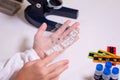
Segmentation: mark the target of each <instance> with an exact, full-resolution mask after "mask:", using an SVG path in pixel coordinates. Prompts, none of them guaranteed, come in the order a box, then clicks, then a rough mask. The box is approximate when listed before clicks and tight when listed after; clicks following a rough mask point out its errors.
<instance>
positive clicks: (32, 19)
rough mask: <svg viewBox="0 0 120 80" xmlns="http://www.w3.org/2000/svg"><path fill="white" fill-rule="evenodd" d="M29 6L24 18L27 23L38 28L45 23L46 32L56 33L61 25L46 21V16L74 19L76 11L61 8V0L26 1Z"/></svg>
mask: <svg viewBox="0 0 120 80" xmlns="http://www.w3.org/2000/svg"><path fill="white" fill-rule="evenodd" d="M28 1H29V2H30V3H31V5H29V6H28V7H27V8H26V9H25V18H26V19H27V21H28V22H29V23H31V24H32V25H34V26H35V27H37V28H39V27H40V25H41V24H42V23H44V22H45V23H47V25H48V27H47V31H53V32H54V31H56V30H57V29H58V28H59V27H60V26H61V25H62V24H61V23H57V22H54V21H51V20H48V19H46V16H48V15H57V16H63V17H69V18H73V19H76V18H77V16H78V10H76V9H71V8H67V7H63V6H62V1H61V0H28Z"/></svg>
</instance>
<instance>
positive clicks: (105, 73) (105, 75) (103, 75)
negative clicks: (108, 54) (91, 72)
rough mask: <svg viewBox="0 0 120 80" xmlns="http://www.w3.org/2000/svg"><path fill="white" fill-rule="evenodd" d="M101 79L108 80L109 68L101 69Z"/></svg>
mask: <svg viewBox="0 0 120 80" xmlns="http://www.w3.org/2000/svg"><path fill="white" fill-rule="evenodd" d="M101 80H110V69H109V68H105V69H104V70H103V74H102V79H101Z"/></svg>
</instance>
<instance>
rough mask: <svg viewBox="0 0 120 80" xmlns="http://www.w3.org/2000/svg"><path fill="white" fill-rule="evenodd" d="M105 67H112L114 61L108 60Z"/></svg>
mask: <svg viewBox="0 0 120 80" xmlns="http://www.w3.org/2000/svg"><path fill="white" fill-rule="evenodd" d="M105 67H106V68H109V69H110V68H111V67H112V63H111V62H109V61H108V62H106V63H105Z"/></svg>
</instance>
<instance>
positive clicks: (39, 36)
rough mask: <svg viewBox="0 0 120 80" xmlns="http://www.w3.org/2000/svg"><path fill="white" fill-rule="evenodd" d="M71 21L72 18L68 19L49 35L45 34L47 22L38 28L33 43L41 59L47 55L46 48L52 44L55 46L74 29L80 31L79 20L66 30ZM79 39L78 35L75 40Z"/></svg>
mask: <svg viewBox="0 0 120 80" xmlns="http://www.w3.org/2000/svg"><path fill="white" fill-rule="evenodd" d="M69 23H70V20H67V21H66V22H65V23H64V24H63V25H62V26H61V27H60V28H59V29H58V30H57V31H56V32H54V33H53V34H51V35H50V36H48V37H46V36H44V35H43V33H44V32H45V30H46V28H47V25H46V23H43V24H42V25H41V27H40V28H39V29H38V31H37V33H36V34H35V36H34V44H33V49H34V50H35V51H36V52H37V54H38V55H39V56H40V58H41V59H44V58H45V57H46V54H45V52H44V50H48V49H50V48H51V47H52V46H54V44H59V43H60V42H62V41H63V40H64V39H65V38H66V37H67V36H68V34H69V33H70V32H71V31H72V30H74V29H75V30H77V31H79V28H78V26H79V22H76V23H74V24H73V25H72V26H71V27H70V28H68V29H67V30H65V29H66V28H67V27H68V25H69ZM58 37H60V40H58ZM78 39H79V37H78V36H76V37H75V40H74V42H75V41H77V40H78ZM53 42H54V43H53ZM64 50H65V49H64Z"/></svg>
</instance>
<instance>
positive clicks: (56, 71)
mask: <svg viewBox="0 0 120 80" xmlns="http://www.w3.org/2000/svg"><path fill="white" fill-rule="evenodd" d="M67 68H68V65H64V66H62V67H59V68H57V69H56V70H55V71H53V72H52V73H50V74H49V75H48V77H49V78H50V79H54V78H56V77H57V76H59V75H60V74H61V73H62V72H64V71H65V70H66V69H67Z"/></svg>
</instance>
